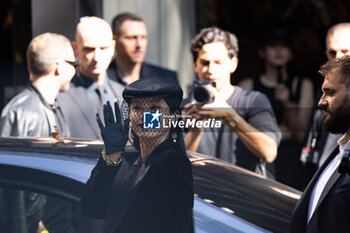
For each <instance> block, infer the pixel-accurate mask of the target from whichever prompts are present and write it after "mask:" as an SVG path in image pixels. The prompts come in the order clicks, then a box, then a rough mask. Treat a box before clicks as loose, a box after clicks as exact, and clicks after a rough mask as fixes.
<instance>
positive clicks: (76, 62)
mask: <svg viewBox="0 0 350 233" xmlns="http://www.w3.org/2000/svg"><path fill="white" fill-rule="evenodd" d="M65 62H67V63H68V64H69V65H72V66H74V68H77V66H79V62H78V61H67V60H65Z"/></svg>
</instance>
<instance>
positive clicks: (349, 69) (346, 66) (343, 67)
mask: <svg viewBox="0 0 350 233" xmlns="http://www.w3.org/2000/svg"><path fill="white" fill-rule="evenodd" d="M318 72H319V73H320V74H321V75H322V76H323V77H325V76H326V75H328V74H330V73H332V74H334V73H339V74H341V75H342V80H341V81H342V82H344V83H345V85H346V87H347V88H349V87H350V56H349V55H347V56H344V57H341V58H339V59H337V60H335V61H328V62H326V63H325V64H323V65H322V66H321V68H320V70H319V71H318Z"/></svg>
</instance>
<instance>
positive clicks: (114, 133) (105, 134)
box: [96, 101, 130, 155]
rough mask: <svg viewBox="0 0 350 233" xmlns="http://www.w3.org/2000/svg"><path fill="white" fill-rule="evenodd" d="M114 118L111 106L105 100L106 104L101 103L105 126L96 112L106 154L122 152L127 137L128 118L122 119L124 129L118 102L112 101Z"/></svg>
mask: <svg viewBox="0 0 350 233" xmlns="http://www.w3.org/2000/svg"><path fill="white" fill-rule="evenodd" d="M114 109H115V119H114V114H113V110H112V106H111V104H110V103H109V101H107V104H105V105H103V115H104V120H105V126H104V125H103V123H102V121H101V119H100V116H99V114H96V118H97V123H98V126H99V127H100V129H101V136H102V139H103V142H104V144H105V148H106V154H107V155H109V154H113V153H116V152H123V151H124V150H125V145H126V142H127V141H128V138H129V122H130V120H129V119H126V120H125V121H124V129H123V126H122V122H121V121H122V119H121V114H120V110H119V106H118V103H117V102H115V103H114Z"/></svg>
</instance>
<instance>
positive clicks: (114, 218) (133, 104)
mask: <svg viewBox="0 0 350 233" xmlns="http://www.w3.org/2000/svg"><path fill="white" fill-rule="evenodd" d="M123 97H124V100H125V101H126V102H127V103H128V105H129V110H130V114H129V116H130V127H131V135H133V136H131V138H133V141H134V146H135V148H136V150H135V151H129V152H126V151H125V145H126V142H127V140H128V132H129V120H125V121H124V127H123V126H122V122H121V121H122V120H121V118H122V117H121V114H120V111H119V107H118V104H115V115H116V117H114V114H113V111H112V108H111V106H110V104H109V103H108V102H107V105H105V106H104V121H105V125H103V123H102V122H101V120H100V118H99V117H97V121H98V124H99V126H100V128H101V135H102V138H103V141H104V144H105V150H104V151H102V156H100V158H99V160H98V162H97V165H96V167H95V168H94V169H93V171H92V173H91V177H90V178H89V180H88V182H87V184H86V192H85V193H84V195H83V198H82V207H83V212H84V214H86V215H87V216H89V217H95V218H104V226H103V232H104V233H117V232H118V233H123V232H127V233H134V232H145V233H157V232H159V233H161V232H164V233H165V232H166V233H168V232H174V233H175V232H176V233H187V232H189V233H192V232H193V220H192V208H193V180H192V167H191V163H190V161H189V159H188V158H187V156H186V152H185V149H184V148H185V147H184V142H183V138H182V134H181V131H180V130H179V129H174V128H167V127H162V125H161V126H160V128H158V129H146V128H145V127H144V126H143V115H144V114H143V113H144V112H151V113H150V114H152V115H151V116H152V117H151V118H152V119H151V121H150V122H152V123H153V124H154V126H157V122H161V121H160V119H159V118H158V116H159V113H160V114H162V116H161V118H166V117H173V119H175V118H176V116H175V114H176V113H177V112H178V109H179V106H180V103H181V100H182V90H181V88H180V87H179V86H178V85H177V84H176V83H175V82H174V81H172V80H170V79H167V78H164V77H162V78H147V79H141V80H138V81H136V82H134V83H132V84H130V85H129V86H127V87H126V88H125V90H124V92H123ZM115 118H116V120H115ZM153 118H154V119H153ZM152 120H153V121H152Z"/></svg>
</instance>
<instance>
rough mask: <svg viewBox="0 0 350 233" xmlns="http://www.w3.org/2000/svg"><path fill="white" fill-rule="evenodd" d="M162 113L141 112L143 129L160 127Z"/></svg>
mask: <svg viewBox="0 0 350 233" xmlns="http://www.w3.org/2000/svg"><path fill="white" fill-rule="evenodd" d="M161 116H162V114H161V113H160V112H159V110H157V112H143V128H144V129H160V119H161Z"/></svg>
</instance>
